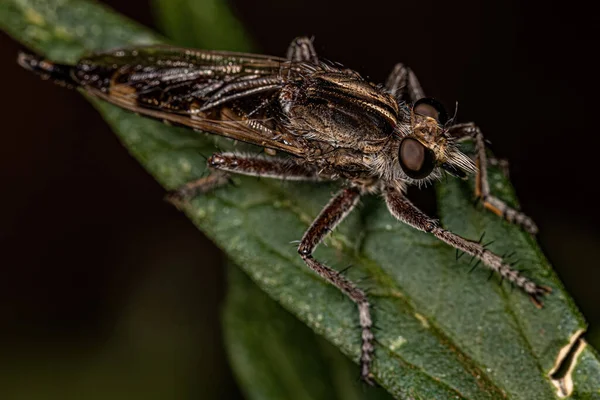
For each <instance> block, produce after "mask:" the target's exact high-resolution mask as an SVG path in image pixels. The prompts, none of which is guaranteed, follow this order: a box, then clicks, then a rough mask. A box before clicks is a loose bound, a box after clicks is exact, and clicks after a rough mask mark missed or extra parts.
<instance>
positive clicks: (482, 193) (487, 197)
mask: <svg viewBox="0 0 600 400" xmlns="http://www.w3.org/2000/svg"><path fill="white" fill-rule="evenodd" d="M448 132H449V133H450V135H451V136H453V137H455V138H457V139H462V138H473V139H474V140H475V163H476V164H477V173H476V175H475V195H476V196H477V197H478V198H480V199H481V201H482V202H483V206H484V207H485V208H487V209H488V210H490V211H491V212H493V213H494V214H496V215H498V216H500V217H502V218H504V219H505V220H506V221H508V222H510V223H513V224H515V225H518V226H521V227H522V228H523V229H525V230H526V231H527V232H529V233H531V234H536V233H537V232H538V228H537V225H536V224H535V222H533V220H532V219H531V218H529V217H528V216H527V215H525V214H523V213H522V212H520V211H517V210H515V209H514V208H512V207H509V206H508V205H507V204H506V203H505V202H503V201H502V200H500V199H499V198H497V197H495V196H493V195H492V194H491V193H490V184H489V181H488V173H487V167H488V158H487V154H486V151H485V150H486V149H485V141H484V138H483V134H482V133H481V129H479V127H478V126H477V125H475V124H474V123H472V122H470V123H465V124H458V125H454V126H452V127H450V129H449V130H448ZM496 163H501V161H498V160H496ZM490 164H492V163H490ZM501 167H502V165H501Z"/></svg>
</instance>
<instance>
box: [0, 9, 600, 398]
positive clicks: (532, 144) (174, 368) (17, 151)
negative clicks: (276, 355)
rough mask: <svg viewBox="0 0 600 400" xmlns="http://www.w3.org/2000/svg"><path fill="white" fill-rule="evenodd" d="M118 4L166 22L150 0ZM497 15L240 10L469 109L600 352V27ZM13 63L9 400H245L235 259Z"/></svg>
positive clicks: (582, 13)
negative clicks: (130, 397)
mask: <svg viewBox="0 0 600 400" xmlns="http://www.w3.org/2000/svg"><path fill="white" fill-rule="evenodd" d="M106 3H108V4H110V5H111V6H113V7H115V8H116V9H117V10H119V11H120V12H122V13H124V14H126V15H128V16H130V17H131V18H134V19H136V20H138V21H140V22H142V23H143V24H145V25H148V26H154V22H153V18H152V13H151V10H150V7H149V5H148V4H147V1H141V0H135V1H134V0H128V1H126V2H119V1H116V0H111V1H107V2H106ZM491 3H495V2H486V1H463V2H460V3H455V2H447V1H446V2H424V1H420V2H415V1H411V2H408V1H393V2H384V1H377V0H371V1H369V2H362V3H360V5H358V4H357V5H353V4H352V3H351V2H348V1H341V0H338V1H328V2H324V1H316V0H304V1H286V2H285V3H284V2H281V1H267V0H260V1H257V0H254V1H242V0H238V1H233V2H231V4H232V6H233V7H234V10H235V13H236V15H237V16H238V17H239V18H240V19H241V21H242V22H243V24H244V25H245V27H246V28H247V30H248V32H249V33H250V34H251V35H252V37H253V38H254V42H255V44H256V47H257V48H258V49H260V51H261V52H264V53H268V54H274V55H283V54H284V53H285V50H286V47H287V45H288V43H289V41H290V40H291V39H292V38H294V37H295V36H298V35H314V36H315V37H316V40H315V44H316V47H317V51H318V52H319V53H320V54H321V55H322V56H324V57H326V58H328V59H331V60H335V61H339V62H341V63H343V64H345V65H347V66H349V67H351V68H353V69H356V70H358V71H360V72H361V73H362V74H363V75H365V76H368V77H370V78H372V80H374V81H383V80H384V79H385V77H386V76H387V74H388V72H389V71H390V70H391V69H392V67H393V65H394V64H395V63H396V62H399V61H402V62H404V63H405V64H407V65H409V66H411V67H412V68H413V69H414V70H415V72H416V73H417V75H418V76H419V78H420V80H421V83H422V84H423V86H424V88H425V90H426V92H427V94H428V95H430V96H434V97H436V98H439V99H441V100H442V101H443V102H445V103H446V104H447V105H449V106H453V105H454V102H455V101H458V103H459V105H460V107H459V120H460V121H470V120H473V121H476V122H477V123H478V124H479V125H480V126H481V127H482V129H483V130H484V133H485V134H486V137H487V138H488V139H489V140H491V142H492V149H493V150H494V151H495V153H496V154H497V155H498V156H500V157H503V158H507V159H508V160H510V163H511V177H512V181H513V183H514V185H515V187H516V190H517V193H518V195H519V198H520V200H521V204H522V209H523V210H524V211H525V212H526V213H527V214H529V215H531V216H532V217H533V218H534V220H535V221H537V223H538V224H539V226H540V234H539V242H540V244H541V246H542V248H543V250H544V251H545V253H546V255H547V257H548V258H549V260H550V262H551V263H552V264H553V265H554V267H555V269H556V271H557V272H558V274H559V275H560V277H561V278H562V280H563V282H564V284H565V286H566V287H567V290H568V291H569V292H570V293H571V294H572V296H573V297H574V298H575V300H576V302H577V304H578V305H579V306H580V308H581V310H582V311H583V313H584V314H585V315H586V317H587V319H588V321H589V322H590V324H591V330H590V332H589V335H588V338H589V339H590V340H591V341H592V342H595V343H596V344H597V345H598V344H600V307H598V304H600V294H599V293H598V290H597V282H598V281H599V279H600V270H599V269H598V261H597V260H598V257H599V256H600V246H598V244H599V243H600V242H599V229H598V228H597V226H598V224H599V223H600V215H599V213H597V212H596V211H597V199H596V195H595V194H596V192H597V187H596V184H597V178H596V163H597V160H598V144H599V139H598V136H599V135H598V106H599V102H598V100H597V98H598V93H600V91H599V89H600V87H599V83H598V72H597V71H598V63H597V62H596V53H597V47H598V46H597V40H598V35H597V34H595V31H596V29H597V26H598V23H599V22H600V21H598V17H597V16H596V15H598V14H597V13H596V12H595V10H592V9H586V8H585V7H583V6H582V5H579V4H576V3H573V2H571V3H560V4H561V5H560V6H558V5H552V4H551V3H550V2H542V1H527V2H526V1H522V2H516V1H515V2H508V1H507V2H502V4H491ZM0 49H1V50H0V57H1V62H0V71H1V74H0V76H1V79H2V94H1V96H0V99H1V100H0V101H1V102H2V103H1V106H2V107H1V110H2V111H1V113H2V114H1V115H2V128H1V130H2V144H1V145H0V155H1V157H0V177H1V183H2V189H1V190H2V196H1V197H0V199H1V200H0V265H1V266H2V268H1V270H0V271H1V273H2V277H1V278H0V335H1V336H0V338H1V339H2V340H1V342H0V354H1V357H0V358H1V359H2V361H1V362H0V363H1V364H5V363H6V364H5V365H0V367H6V366H8V365H10V368H7V369H6V371H7V372H6V373H5V374H2V376H0V387H3V384H6V386H4V387H7V388H9V394H10V395H11V398H45V397H39V396H38V394H39V393H48V392H49V391H50V390H53V389H56V390H57V393H61V392H62V390H63V389H62V388H64V386H65V385H66V386H68V387H70V388H71V389H70V390H71V392H72V393H88V390H89V387H93V386H94V385H97V386H98V387H99V388H100V387H101V388H103V389H102V390H109V389H107V388H111V389H110V390H113V391H112V392H107V393H110V394H111V395H115V392H117V393H121V394H123V393H128V392H134V391H137V389H139V390H141V391H143V390H146V391H149V394H150V398H237V397H238V396H239V393H238V392H237V389H236V388H235V386H234V383H233V378H232V377H231V373H230V372H229V370H228V367H227V363H226V358H225V355H224V352H223V349H222V342H221V338H220V331H219V330H220V328H219V304H220V303H221V301H222V299H223V296H224V284H225V281H224V269H223V257H222V255H221V254H220V253H219V251H218V250H217V249H216V248H215V247H214V246H213V245H212V244H211V243H210V242H209V241H208V240H207V239H206V238H205V237H204V236H203V235H202V233H200V232H199V231H197V230H196V229H195V228H194V227H193V226H192V224H191V223H190V222H189V221H188V220H187V219H186V218H185V217H184V216H183V215H182V214H180V213H179V212H177V211H176V210H175V209H174V208H173V207H171V206H169V205H168V204H167V203H165V202H163V201H162V197H163V194H164V191H163V189H161V188H160V187H159V185H158V184H157V183H156V182H154V180H153V179H152V178H151V177H150V176H149V175H148V174H147V173H146V172H145V171H144V170H143V169H142V167H141V166H139V165H138V164H137V162H135V161H134V160H133V159H132V158H131V157H130V156H129V155H128V154H127V151H126V150H125V149H124V148H122V147H121V145H120V144H119V142H118V140H117V139H116V137H115V135H114V134H112V133H111V132H110V130H109V129H108V127H107V126H106V124H105V123H104V122H103V121H102V120H101V118H100V117H99V115H98V114H96V112H95V111H94V110H93V109H92V107H91V106H90V105H89V104H88V103H87V102H86V101H85V100H84V99H83V98H82V97H81V96H80V95H78V94H77V93H76V92H73V91H68V90H65V89H62V88H59V87H56V86H54V85H51V84H49V83H44V82H41V81H40V80H39V79H38V78H37V77H35V76H33V75H31V74H30V73H28V72H26V71H24V70H21V69H20V68H19V67H18V66H17V65H16V63H15V62H14V60H15V56H16V52H17V50H18V49H19V45H18V44H17V43H16V42H14V41H12V40H11V39H10V38H9V37H7V36H6V35H4V34H0ZM148 332H152V335H148ZM142 338H143V339H142ZM173 338H175V339H173ZM132 367H136V368H137V369H136V368H132ZM132 369H135V370H137V371H140V372H139V376H130V375H125V372H127V373H129V371H131V370H132ZM148 377H152V379H149V378H148ZM148 382H151V384H150V385H149V384H148ZM37 388H44V390H43V391H42V390H41V389H40V391H39V393H38V391H37ZM113 388H122V390H121V389H113ZM149 388H150V389H149ZM174 388H177V389H174ZM150 390H151V393H150ZM98 393H101V390H100V391H99V392H98ZM152 396H156V397H152ZM112 397H114V396H112ZM117 397H122V396H117ZM85 398H89V397H85ZM99 398H106V396H101V395H99ZM146 398H148V397H147V396H146Z"/></svg>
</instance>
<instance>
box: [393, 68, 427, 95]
mask: <svg viewBox="0 0 600 400" xmlns="http://www.w3.org/2000/svg"><path fill="white" fill-rule="evenodd" d="M385 87H386V89H387V90H389V91H390V93H391V94H392V95H393V96H395V97H397V98H400V99H402V100H404V101H409V102H411V103H414V102H415V101H417V100H419V99H422V98H423V97H425V93H424V92H423V88H421V84H420V83H419V80H418V79H417V76H416V75H415V73H414V72H413V71H412V70H411V69H410V68H408V67H407V66H405V65H404V64H402V63H398V64H396V66H394V69H393V70H392V72H391V73H390V76H389V77H388V79H387V81H386V82H385Z"/></svg>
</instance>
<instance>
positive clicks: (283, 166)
mask: <svg viewBox="0 0 600 400" xmlns="http://www.w3.org/2000/svg"><path fill="white" fill-rule="evenodd" d="M208 166H209V168H211V169H212V170H213V171H212V172H211V174H210V175H209V176H206V177H204V178H200V179H197V180H195V181H192V182H189V183H187V184H185V185H183V186H182V187H180V188H179V189H177V190H175V191H173V192H170V193H169V194H168V195H167V200H169V201H171V202H172V203H174V204H176V205H177V204H179V203H181V202H182V201H184V200H186V199H190V198H193V197H194V196H197V195H200V194H204V193H207V192H209V191H211V190H213V189H216V188H218V187H220V186H223V185H224V184H226V183H227V182H229V173H236V174H241V175H250V176H260V177H265V178H275V179H285V180H296V181H298V180H304V181H310V180H313V181H316V180H319V179H320V178H319V176H318V175H317V173H316V172H315V171H314V170H312V169H310V168H307V167H304V166H302V165H300V164H298V163H297V162H296V161H295V160H293V159H289V158H267V157H263V156H257V155H246V154H236V153H219V154H214V155H213V156H211V157H210V158H209V159H208Z"/></svg>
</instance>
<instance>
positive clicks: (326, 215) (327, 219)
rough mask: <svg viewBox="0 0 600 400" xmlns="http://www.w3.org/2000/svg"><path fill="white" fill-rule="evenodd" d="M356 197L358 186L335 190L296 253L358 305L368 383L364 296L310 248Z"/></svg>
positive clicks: (362, 365) (370, 341) (363, 373)
mask: <svg viewBox="0 0 600 400" xmlns="http://www.w3.org/2000/svg"><path fill="white" fill-rule="evenodd" d="M359 198H360V190H359V189H358V188H354V187H351V188H346V189H342V190H341V191H340V192H338V193H337V194H336V195H335V197H333V198H332V199H331V200H330V201H329V204H327V206H325V208H324V209H323V210H322V211H321V213H320V214H319V216H318V217H317V219H315V220H314V221H313V223H312V225H311V226H310V228H308V230H307V231H306V233H305V234H304V236H303V237H302V240H301V241H300V246H298V253H299V254H300V256H301V257H302V259H303V260H304V262H305V263H306V265H307V266H308V267H309V268H310V269H312V270H313V271H315V272H316V273H317V274H319V275H320V276H321V277H322V278H323V279H325V280H326V281H327V282H329V283H330V284H332V285H334V286H335V287H337V288H338V289H339V290H340V291H342V292H343V293H344V294H346V295H347V296H348V297H349V298H350V299H351V300H352V301H353V302H354V303H356V305H357V307H358V315H359V322H360V327H361V329H362V336H361V337H362V344H361V351H360V370H361V378H362V379H363V380H364V381H365V382H367V383H369V384H372V383H373V381H372V379H373V377H372V374H371V364H372V361H373V351H374V346H373V341H374V336H373V332H372V330H371V328H372V325H373V321H372V319H371V311H370V304H369V300H368V299H367V295H366V294H365V292H363V291H362V290H361V289H359V288H358V287H357V286H356V285H355V284H354V283H352V282H351V281H350V280H348V279H347V278H346V277H345V276H343V275H342V274H341V273H339V272H338V271H336V270H334V269H332V268H330V267H328V266H327V265H325V264H323V263H321V262H320V261H317V260H315V259H314V258H313V255H312V254H313V251H314V250H315V248H316V247H317V246H318V245H319V243H321V241H322V240H323V239H324V238H325V236H327V234H328V233H329V232H331V231H332V230H333V229H335V227H336V226H337V225H338V224H339V223H340V222H341V221H342V220H343V219H344V218H345V217H346V216H347V215H348V214H349V213H350V212H351V211H352V209H354V207H355V206H356V204H357V203H358V200H359Z"/></svg>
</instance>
